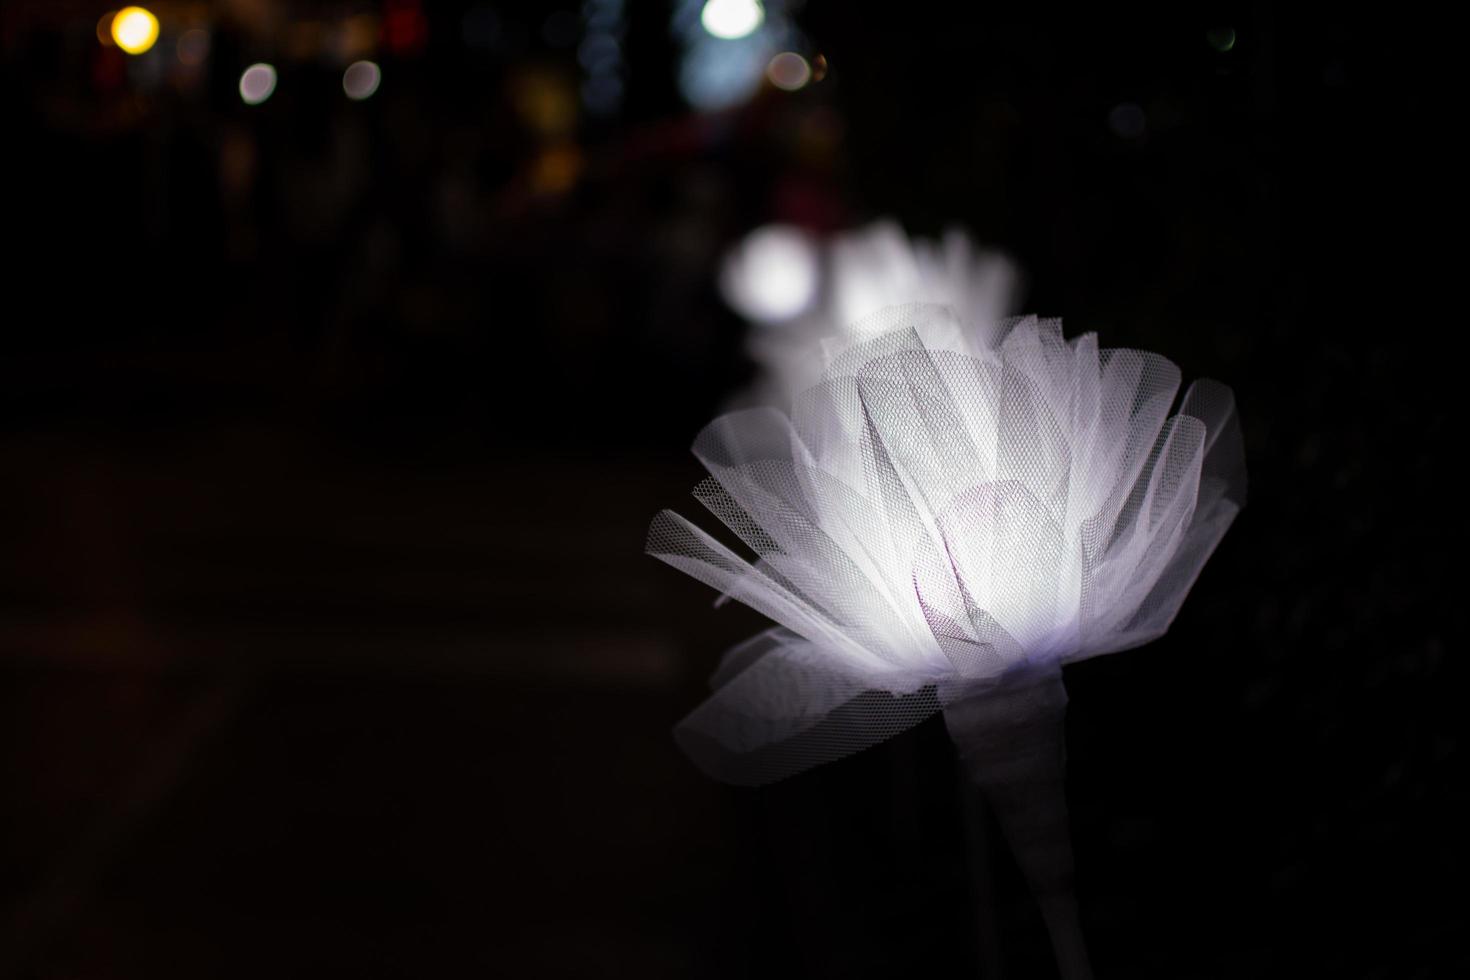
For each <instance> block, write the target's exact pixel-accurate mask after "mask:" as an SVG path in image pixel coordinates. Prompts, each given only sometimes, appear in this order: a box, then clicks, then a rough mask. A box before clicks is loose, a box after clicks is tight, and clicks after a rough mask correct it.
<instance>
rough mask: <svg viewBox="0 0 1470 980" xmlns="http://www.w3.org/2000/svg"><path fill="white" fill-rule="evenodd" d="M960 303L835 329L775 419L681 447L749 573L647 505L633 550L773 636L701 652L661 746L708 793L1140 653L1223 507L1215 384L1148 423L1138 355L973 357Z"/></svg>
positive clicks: (990, 352)
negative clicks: (700, 674)
mask: <svg viewBox="0 0 1470 980" xmlns="http://www.w3.org/2000/svg"><path fill="white" fill-rule="evenodd" d="M881 241H885V239H883V238H882V237H881V236H879V237H874V238H870V239H867V240H866V244H867V245H869V246H872V247H874V248H875V249H877V250H879V251H881V250H883V249H885V248H887V247H889V245H892V244H893V242H892V240H891V239H887V240H886V241H887V244H875V243H878V242H881ZM859 251H861V249H859ZM852 254H857V253H852ZM945 254H956V255H957V254H960V253H959V252H958V251H956V252H955V253H945ZM843 261H852V262H857V261H866V260H855V259H846V260H843ZM922 265H923V263H916V267H917V266H922ZM939 267H940V268H945V269H948V268H952V266H951V265H949V264H945V263H941V264H940V265H939ZM910 271H913V272H914V274H915V276H916V277H917V278H918V279H922V275H919V274H918V272H917V271H916V270H910ZM907 275H908V272H905V273H904V274H903V275H896V276H894V278H893V281H895V282H904V283H910V282H911V281H912V280H909V279H905V278H904V277H905V276H907ZM880 278H881V277H880ZM856 281H857V280H854V282H856ZM867 282H868V285H870V286H872V287H873V290H874V291H875V292H881V291H883V290H886V289H888V288H889V287H888V286H887V285H883V284H882V283H880V282H877V281H875V280H868V281H867ZM965 288H968V287H965ZM894 291H895V292H897V291H899V287H896V286H895V287H894ZM965 294H966V293H964V292H963V291H962V295H965ZM968 295H971V296H972V299H971V300H970V301H969V302H972V303H974V304H975V305H974V306H972V307H970V308H971V309H974V310H979V311H980V312H979V313H977V314H976V315H984V316H986V317H989V316H991V315H992V314H993V312H994V311H995V310H996V307H997V305H998V304H996V303H995V302H994V301H993V300H991V299H990V298H988V297H987V298H983V299H974V298H973V293H968ZM835 296H836V297H837V299H836V300H835V302H838V303H851V304H854V305H856V306H861V305H862V304H864V303H867V302H870V301H872V300H870V299H868V298H862V299H852V298H849V297H848V296H847V294H844V293H843V291H842V289H841V288H839V289H837V290H836V291H835ZM965 302H966V301H963V300H962V301H961V302H957V303H956V304H955V305H954V307H953V308H952V309H951V308H939V307H933V306H921V305H910V306H906V307H900V308H892V309H887V310H884V311H882V312H880V313H878V314H876V315H874V316H872V317H869V318H868V319H866V320H865V321H862V322H860V323H858V324H855V325H854V327H853V329H852V331H851V332H850V334H849V336H861V337H865V338H866V339H864V340H860V341H858V342H856V343H854V344H852V345H851V346H849V347H848V348H847V349H845V350H843V351H841V352H837V353H835V354H832V355H831V356H827V357H824V358H820V359H818V362H819V365H820V368H819V375H818V377H817V379H816V382H815V383H814V384H813V385H811V386H810V387H808V388H806V389H805V390H803V391H801V392H800V393H799V394H796V395H795V396H794V397H793V398H792V399H791V410H790V413H789V415H788V414H787V413H784V412H782V411H778V410H776V409H773V408H756V409H748V410H744V411H738V412H734V413H732V414H728V415H725V416H722V417H721V418H719V419H716V420H715V421H714V422H713V423H711V424H710V425H709V426H708V427H707V428H706V429H705V430H704V431H703V432H701V433H700V435H699V437H698V438H697V440H696V442H695V444H694V453H695V455H696V456H697V457H698V458H699V459H700V461H701V462H702V463H703V464H704V466H705V467H706V468H707V469H708V470H709V472H710V474H711V476H710V478H709V479H707V480H706V481H704V482H703V483H701V484H700V485H699V487H698V488H697V489H696V491H695V496H696V497H697V498H698V499H699V501H700V502H701V503H702V504H704V505H705V506H706V507H707V508H708V509H709V510H711V511H712V512H713V513H714V514H715V515H716V516H717V517H718V518H719V519H720V520H721V521H723V522H724V523H725V524H726V525H727V526H728V527H729V528H730V530H731V531H733V532H734V533H735V535H737V536H738V537H739V538H740V539H741V540H742V541H743V542H744V543H745V545H747V546H748V547H749V548H750V549H751V550H752V551H753V552H754V559H753V560H748V559H747V558H744V557H741V556H740V555H739V554H737V553H736V551H735V550H733V549H732V548H730V547H727V546H726V545H724V544H722V543H720V542H719V541H717V540H716V539H715V538H714V537H712V536H711V535H709V534H707V533H706V532H705V531H703V530H700V529H699V528H697V527H696V526H694V525H693V524H691V523H690V522H689V521H687V520H685V519H684V518H682V517H680V516H678V515H677V514H674V513H672V512H669V511H664V512H662V513H661V514H659V515H658V516H657V517H656V518H655V520H654V522H653V525H652V527H651V529H650V532H649V539H648V550H649V552H650V553H651V554H653V555H655V556H656V557H658V558H660V559H662V560H663V561H665V562H667V563H669V564H670V565H673V566H674V567H676V568H678V569H680V570H682V571H684V572H686V573H688V574H690V575H692V576H694V577H695V578H698V579H700V580H701V581H704V582H705V583H707V584H709V585H711V586H713V587H715V588H716V589H719V590H720V591H721V592H722V593H724V595H725V596H727V597H729V598H733V599H735V600H737V601H740V602H742V603H745V604H746V605H748V606H750V607H752V608H754V609H756V610H758V611H760V612H762V613H764V614H765V615H767V616H769V617H770V618H771V619H773V620H775V621H776V623H778V624H779V625H778V626H777V627H775V628H773V629H771V630H768V631H767V632H765V633H762V634H760V635H759V636H757V637H755V638H754V639H752V640H750V641H748V642H747V643H745V644H743V645H741V646H739V647H737V648H736V649H734V650H732V651H730V653H728V654H727V655H726V657H725V659H724V661H723V662H722V664H721V666H720V668H719V670H718V671H717V673H716V675H715V677H714V679H713V683H714V686H715V688H716V690H715V692H714V694H713V695H712V696H711V697H710V698H709V700H707V701H706V702H705V703H704V704H702V705H701V706H700V707H699V708H697V709H696V710H695V711H694V712H693V713H692V714H690V715H689V716H688V717H687V718H686V719H685V720H684V721H683V722H682V723H681V724H680V725H679V727H678V728H677V730H676V737H677V738H678V740H679V742H680V744H681V745H682V747H683V748H684V749H685V751H686V752H687V753H688V754H689V755H690V756H691V757H692V758H693V759H694V760H695V761H696V762H697V763H698V764H699V765H700V766H701V767H702V768H704V769H705V770H706V771H707V772H709V773H710V774H711V775H713V776H715V777H717V778H719V779H722V780H726V781H729V782H734V783H744V784H759V783H764V782H768V781H771V780H775V779H779V778H782V777H784V776H787V775H790V774H792V773H795V772H798V771H800V770H802V769H805V768H808V767H810V766H814V765H817V764H819V763H823V762H826V761H828V760H831V759H835V758H838V757H840V756H844V755H847V754H849V753H852V752H855V751H857V750H859V749H862V748H865V747H867V746H869V745H872V744H874V743H876V742H879V741H881V740H883V739H885V738H887V737H889V736H890V735H892V734H894V733H895V732H898V731H901V730H903V729H905V728H908V727H909V726H912V725H914V724H916V723H918V722H919V721H921V720H923V719H924V718H926V717H928V716H929V715H931V714H932V713H934V712H935V711H938V710H940V709H941V708H952V707H954V706H956V705H961V704H968V703H972V702H973V701H974V699H975V698H976V696H977V694H981V693H983V692H985V691H987V690H993V689H996V688H998V687H1001V686H1003V685H1004V684H1005V682H1006V679H1007V678H1015V677H1016V676H1018V675H1023V674H1030V675H1034V676H1042V675H1048V676H1055V677H1057V678H1058V684H1059V683H1060V682H1059V677H1060V672H1059V666H1060V664H1062V663H1064V662H1070V661H1075V660H1080V659H1083V658H1086V657H1092V656H1096V655H1098V654H1104V653H1110V652H1113V651H1117V650H1124V649H1127V648H1130V647H1134V646H1138V645H1140V644H1142V643H1146V642H1148V641H1149V640H1152V639H1154V638H1156V637H1158V636H1160V635H1161V634H1163V633H1164V632H1165V630H1166V629H1167V628H1168V626H1169V624H1170V622H1171V621H1172V620H1173V618H1174V616H1175V614H1176V613H1177V612H1178V610H1179V608H1180V604H1181V603H1182V602H1183V601H1184V597H1185V595H1186V593H1187V592H1188V591H1189V589H1190V587H1191V585H1192V584H1193V582H1194V580H1195V577H1196V576H1197V575H1198V574H1199V571H1200V569H1201V567H1202V566H1203V565H1204V563H1205V560H1206V559H1207V558H1208V557H1209V555H1210V554H1211V552H1212V551H1213V550H1214V548H1215V546H1216V544H1217V543H1218V542H1219V541H1220V539H1221V537H1222V536H1223V535H1224V533H1225V531H1226V529H1227V528H1228V527H1229V526H1230V523H1231V521H1232V520H1233V519H1234V518H1235V515H1236V513H1237V511H1238V510H1239V508H1240V507H1241V505H1242V504H1243V502H1244V478H1245V467H1244V460H1243V456H1242V450H1241V441H1240V435H1239V429H1238V426H1237V423H1236V417H1235V406H1234V400H1233V397H1232V395H1231V392H1230V390H1229V389H1228V388H1226V387H1224V386H1223V385H1220V384H1218V383H1215V382H1212V381H1198V382H1195V383H1194V384H1193V385H1191V386H1190V387H1189V388H1188V390H1187V391H1185V393H1184V396H1183V399H1182V401H1181V402H1180V404H1179V407H1178V410H1177V412H1175V413H1174V414H1172V415H1171V414H1170V409H1171V406H1172V405H1173V404H1174V401H1175V398H1176V395H1177V393H1178V389H1179V384H1180V373H1179V370H1178V368H1176V367H1175V366H1174V364H1172V363H1171V362H1170V361H1168V360H1167V359H1165V358H1164V357H1161V356H1159V355H1157V354H1151V353H1146V352H1142V351H1135V350H1109V349H1102V348H1099V346H1098V342H1097V338H1096V336H1095V335H1093V334H1083V335H1081V336H1078V337H1076V338H1073V339H1072V340H1070V341H1067V340H1064V339H1063V335H1062V330H1061V323H1060V321H1056V320H1038V319H1035V318H1027V319H1023V320H1019V321H1013V322H1010V323H1007V324H1005V325H1003V326H999V327H997V328H996V335H995V336H994V337H992V338H990V340H989V341H988V342H986V343H983V344H976V343H974V342H973V337H974V331H973V326H972V324H971V323H967V322H966V321H965V320H964V319H963V318H964V316H965V314H963V313H962V312H959V310H960V309H961V308H962V307H963V306H964V303H965ZM844 308H848V307H844ZM987 710H990V709H987ZM947 720H948V721H949V723H950V727H951V730H952V731H953V730H954V729H955V727H956V725H961V726H963V725H970V724H972V723H974V724H982V725H983V724H984V723H983V722H972V721H966V720H965V718H964V717H963V713H962V712H959V711H947ZM956 740H957V741H961V742H963V739H962V738H961V737H960V734H958V733H957V734H956ZM961 748H962V751H963V749H964V746H963V745H962V746H961Z"/></svg>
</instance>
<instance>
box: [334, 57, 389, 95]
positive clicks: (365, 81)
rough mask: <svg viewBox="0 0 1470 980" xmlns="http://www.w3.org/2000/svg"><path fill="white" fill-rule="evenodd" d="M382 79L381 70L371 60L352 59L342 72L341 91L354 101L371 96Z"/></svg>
mask: <svg viewBox="0 0 1470 980" xmlns="http://www.w3.org/2000/svg"><path fill="white" fill-rule="evenodd" d="M382 81H383V72H382V70H381V69H380V68H378V66H377V65H376V64H374V63H373V62H371V61H354V62H353V63H352V64H350V65H348V66H347V70H346V71H344V72H343V73H342V91H344V92H346V93H347V97H348V98H349V99H352V100H353V101H355V102H361V101H362V100H363V99H367V98H371V97H372V94H373V93H374V92H376V91H377V90H378V85H379V84H381V83H382Z"/></svg>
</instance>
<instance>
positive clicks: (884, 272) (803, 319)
mask: <svg viewBox="0 0 1470 980" xmlns="http://www.w3.org/2000/svg"><path fill="white" fill-rule="evenodd" d="M720 290H721V293H722V294H723V295H724V297H725V299H726V301H727V302H728V303H729V304H730V305H731V307H732V308H734V309H735V310H736V311H737V312H738V313H740V314H741V315H742V316H744V317H746V318H747V319H749V320H750V321H752V323H753V324H754V325H755V329H754V330H753V331H752V333H751V336H750V343H749V349H750V353H751V356H752V357H753V358H754V359H755V360H756V362H757V363H758V364H760V365H761V367H762V368H763V370H764V378H763V383H764V390H762V391H761V393H760V398H761V400H764V401H776V402H783V401H784V398H785V396H786V395H787V394H788V393H790V392H792V391H796V390H799V389H801V388H803V387H805V386H806V385H808V384H810V383H811V382H812V381H814V380H815V376H814V374H813V367H814V366H815V365H818V364H820V363H821V353H822V351H823V350H827V349H831V348H832V347H834V346H836V347H845V346H846V345H848V344H850V343H851V342H853V341H854V340H859V339H862V337H863V331H865V330H868V329H874V327H873V326H872V324H873V323H874V322H875V321H872V320H871V319H870V318H871V315H872V314H874V313H876V312H877V311H879V310H881V309H883V308H885V307H890V306H901V305H905V304H911V303H932V304H936V305H941V306H947V307H949V308H950V309H951V310H953V311H954V314H955V317H954V322H953V323H945V324H934V326H943V327H944V328H945V329H946V330H948V329H950V328H952V327H956V326H957V327H958V331H957V334H956V335H955V336H953V337H943V338H931V337H925V339H926V340H931V341H934V340H937V341H940V342H942V343H944V344H945V345H947V346H952V345H954V344H956V343H964V344H970V345H974V346H977V347H985V346H989V345H991V344H993V343H994V342H995V340H996V337H997V333H998V331H999V330H1000V327H1001V324H1002V323H1003V322H1004V319H1005V318H1006V317H1007V316H1009V315H1010V314H1011V313H1012V312H1014V305H1015V301H1016V294H1017V292H1018V290H1019V274H1018V273H1017V271H1016V267H1015V265H1014V264H1013V263H1012V262H1011V261H1010V260H1009V259H1007V258H1006V257H1004V256H1003V255H1000V254H999V253H996V252H989V251H984V250H981V249H979V248H977V247H976V246H975V244H974V243H973V242H972V241H971V240H970V238H969V237H968V236H967V235H966V234H965V233H964V232H961V231H958V230H951V231H949V232H947V233H946V234H945V235H944V237H943V238H942V239H941V240H939V241H938V242H933V241H927V240H925V239H913V240H910V239H909V237H908V236H907V235H905V234H904V232H903V229H902V228H900V227H899V226H898V224H896V223H895V222H893V221H889V220H882V221H877V222H874V223H873V224H870V225H868V226H866V227H864V228H860V229H858V230H856V231H851V232H847V233H844V234H841V235H837V236H835V237H833V238H831V239H829V240H827V241H825V242H823V241H821V240H819V239H817V238H815V237H813V236H812V235H810V234H808V233H806V232H804V231H801V230H800V229H797V228H793V227H790V226H786V225H768V226H765V227H762V228H758V229H756V230H755V231H753V232H751V233H750V234H749V235H748V236H746V238H745V239H744V240H742V241H741V242H740V243H739V244H738V245H737V246H736V247H735V248H733V249H732V250H731V251H730V253H729V254H728V255H727V256H726V258H725V261H724V264H723V266H722V268H721V272H720ZM924 326H926V325H921V327H920V329H923V328H924Z"/></svg>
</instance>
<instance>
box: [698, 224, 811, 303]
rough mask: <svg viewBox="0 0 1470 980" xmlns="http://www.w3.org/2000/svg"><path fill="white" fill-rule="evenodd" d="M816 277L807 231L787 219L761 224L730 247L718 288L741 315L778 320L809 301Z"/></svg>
mask: <svg viewBox="0 0 1470 980" xmlns="http://www.w3.org/2000/svg"><path fill="white" fill-rule="evenodd" d="M820 278H821V269H820V268H819V265H818V257H817V249H816V245H815V244H814V243H813V242H812V239H811V237H810V236H809V235H807V234H806V233H805V232H803V231H802V230H801V229H799V228H794V227H792V226H790V225H766V226H764V227H762V228H757V229H756V230H755V231H753V232H751V233H750V234H749V235H747V236H746V237H745V239H744V240H743V241H742V242H741V243H740V244H739V245H738V246H737V247H736V248H735V250H734V251H733V252H731V253H730V255H729V256H728V258H727V259H726V261H725V265H724V267H723V269H722V270H721V274H720V292H721V294H722V295H723V296H724V297H725V301H726V302H727V303H729V304H730V306H731V307H732V308H734V309H735V311H736V312H738V313H740V314H741V315H742V316H745V317H747V318H749V319H751V320H755V321H757V322H759V323H780V322H781V321H784V320H790V319H792V318H793V317H797V316H800V315H801V314H802V313H804V312H806V310H807V309H808V308H810V307H811V305H812V302H813V301H814V300H815V299H816V296H817V288H818V285H819V283H820Z"/></svg>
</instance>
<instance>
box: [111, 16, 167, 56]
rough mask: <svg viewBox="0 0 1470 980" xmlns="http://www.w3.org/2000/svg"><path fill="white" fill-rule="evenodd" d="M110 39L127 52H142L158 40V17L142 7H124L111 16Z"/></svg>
mask: <svg viewBox="0 0 1470 980" xmlns="http://www.w3.org/2000/svg"><path fill="white" fill-rule="evenodd" d="M112 39H113V40H114V41H116V42H117V46H118V47H120V48H122V49H123V50H124V51H126V52H127V53H128V54H142V53H143V52H144V51H147V50H148V49H149V48H151V47H153V42H154V41H157V40H158V18H157V17H154V16H153V15H152V14H150V13H149V12H148V11H146V10H144V9H143V8H142V7H124V8H123V9H121V10H119V11H118V12H117V16H116V17H114V18H112Z"/></svg>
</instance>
